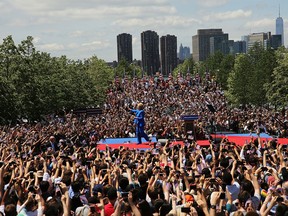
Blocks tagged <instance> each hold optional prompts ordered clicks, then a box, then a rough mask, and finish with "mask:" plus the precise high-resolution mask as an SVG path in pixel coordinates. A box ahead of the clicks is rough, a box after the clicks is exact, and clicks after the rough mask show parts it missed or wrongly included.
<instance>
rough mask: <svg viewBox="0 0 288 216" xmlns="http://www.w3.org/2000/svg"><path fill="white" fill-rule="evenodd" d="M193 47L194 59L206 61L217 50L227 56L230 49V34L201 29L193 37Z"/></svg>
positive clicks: (218, 30)
mask: <svg viewBox="0 0 288 216" xmlns="http://www.w3.org/2000/svg"><path fill="white" fill-rule="evenodd" d="M225 44H226V45H225ZM211 45H212V47H211ZM192 46H193V59H194V60H195V61H205V60H206V59H207V58H208V56H209V55H210V54H213V53H214V52H215V51H217V50H219V51H221V52H223V53H224V54H225V52H226V48H227V47H228V34H224V33H223V31H222V29H199V30H198V31H197V35H194V36H193V37H192Z"/></svg>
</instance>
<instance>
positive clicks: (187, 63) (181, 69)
mask: <svg viewBox="0 0 288 216" xmlns="http://www.w3.org/2000/svg"><path fill="white" fill-rule="evenodd" d="M194 69H195V62H194V60H193V58H188V59H185V60H184V62H183V63H182V64H179V65H178V66H177V67H176V68H175V69H174V70H173V72H172V73H173V74H172V75H173V76H177V75H178V73H181V74H183V75H186V74H188V73H190V74H194Z"/></svg>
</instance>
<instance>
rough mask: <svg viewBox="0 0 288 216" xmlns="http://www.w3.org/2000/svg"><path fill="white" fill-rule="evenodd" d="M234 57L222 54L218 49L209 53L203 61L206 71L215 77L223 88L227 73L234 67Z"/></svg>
mask: <svg viewBox="0 0 288 216" xmlns="http://www.w3.org/2000/svg"><path fill="white" fill-rule="evenodd" d="M234 61H235V57H234V56H233V55H224V54H223V53H222V52H220V51H218V52H216V53H215V54H213V55H210V56H209V57H208V58H207V60H206V61H205V62H204V65H205V67H206V71H209V72H210V74H211V76H214V77H216V81H217V83H218V84H219V85H220V86H221V87H222V88H223V89H224V90H226V89H227V80H228V76H229V73H230V72H231V71H232V69H233V67H234Z"/></svg>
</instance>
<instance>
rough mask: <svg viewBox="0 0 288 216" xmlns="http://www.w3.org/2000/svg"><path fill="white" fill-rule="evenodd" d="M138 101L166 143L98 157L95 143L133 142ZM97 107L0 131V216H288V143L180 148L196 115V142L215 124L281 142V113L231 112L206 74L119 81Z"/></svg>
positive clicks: (192, 143) (149, 126) (189, 143)
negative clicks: (188, 120) (187, 122)
mask: <svg viewBox="0 0 288 216" xmlns="http://www.w3.org/2000/svg"><path fill="white" fill-rule="evenodd" d="M139 102H142V103H143V104H144V106H145V108H144V109H145V113H146V116H145V118H146V126H145V128H146V132H147V133H148V134H149V135H150V136H151V135H153V136H157V137H158V138H167V142H166V143H160V142H157V143H155V145H152V146H151V148H150V149H149V150H147V151H143V150H136V149H129V148H126V147H120V148H117V149H111V148H110V147H109V146H106V150H104V151H100V150H99V149H98V148H97V142H98V141H99V139H101V138H107V137H130V136H135V127H134V125H133V120H134V118H133V115H131V113H129V111H127V110H130V109H131V108H134V107H135V106H136V105H137V104H138V103H139ZM207 105H211V106H212V107H213V108H214V109H215V110H211V106H207ZM103 109H104V113H103V115H101V116H94V117H85V116H74V115H73V114H71V113H68V114H66V115H64V116H62V117H59V116H58V117H53V118H52V117H51V118H47V119H48V122H46V123H41V122H39V123H33V124H30V123H22V124H19V125H15V126H2V127H1V128H0V130H1V134H0V152H1V154H0V157H1V159H0V198H1V205H0V214H2V215H7V216H14V215H15V216H16V215H19V216H21V215H23V216H24V215H28V216H30V215H31V216H34V215H35V216H36V215H37V216H41V215H45V216H62V215H64V216H68V215H72V216H73V215H76V216H87V215H97V216H98V215H101V216H110V215H113V216H119V215H136V216H141V215H145V216H146V215H147V216H148V215H155V216H156V215H159V216H164V215H170V216H172V215H173V216H174V215H183V216H184V215H205V216H208V215H212V216H213V215H263V216H265V215H288V206H287V205H288V200H287V199H288V172H287V168H286V167H287V145H279V144H278V143H277V140H271V141H266V142H263V141H261V139H253V138H251V140H250V141H249V142H248V143H246V144H244V145H243V146H237V145H235V144H234V143H231V142H229V140H228V139H227V138H223V139H222V141H221V143H213V141H210V146H209V148H201V147H200V146H199V145H197V141H196V140H195V139H187V140H186V138H187V137H186V134H185V133H184V129H183V125H182V124H183V122H182V121H181V120H180V116H181V115H184V114H197V115H199V117H200V119H199V120H198V121H197V122H196V125H197V134H198V136H199V137H201V136H205V134H206V127H207V126H211V125H213V126H217V127H218V128H225V130H234V131H239V130H241V129H242V130H243V131H249V132H253V131H257V132H258V133H259V132H260V130H263V131H264V132H266V133H269V134H271V135H275V136H277V137H283V136H285V133H287V128H286V125H285V124H286V123H285V120H286V119H287V111H285V110H283V111H282V112H279V113H277V112H274V111H273V110H270V109H269V108H253V107H241V108H238V109H236V108H230V107H229V106H228V104H227V102H226V99H225V96H224V93H223V91H222V90H221V88H220V87H219V86H217V84H216V83H215V82H214V81H213V78H210V77H209V76H208V75H207V76H206V77H205V78H204V79H203V78H202V79H201V78H200V77H199V76H195V77H190V76H187V77H181V76H178V77H177V78H172V77H169V78H168V79H164V78H163V77H161V75H159V76H158V77H156V78H149V77H144V78H141V79H137V78H135V79H133V80H128V79H124V80H121V79H115V82H114V83H113V84H111V88H110V89H109V90H108V92H107V101H106V103H105V104H104V106H103ZM285 118H286V119H285ZM258 138H259V137H258ZM174 139H183V140H185V141H184V143H185V144H184V145H183V146H181V145H173V144H172V140H174Z"/></svg>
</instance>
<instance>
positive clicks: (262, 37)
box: [247, 32, 271, 52]
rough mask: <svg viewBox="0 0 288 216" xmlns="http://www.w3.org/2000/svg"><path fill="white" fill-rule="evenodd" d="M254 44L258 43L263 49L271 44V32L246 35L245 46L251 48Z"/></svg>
mask: <svg viewBox="0 0 288 216" xmlns="http://www.w3.org/2000/svg"><path fill="white" fill-rule="evenodd" d="M255 44H259V45H260V46H262V47H263V48H264V49H267V48H268V47H270V46H271V45H270V44H271V32H267V33H265V32H260V33H253V34H250V35H248V41H247V47H248V50H247V52H248V51H249V49H251V48H252V47H253V46H254V45H255Z"/></svg>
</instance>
